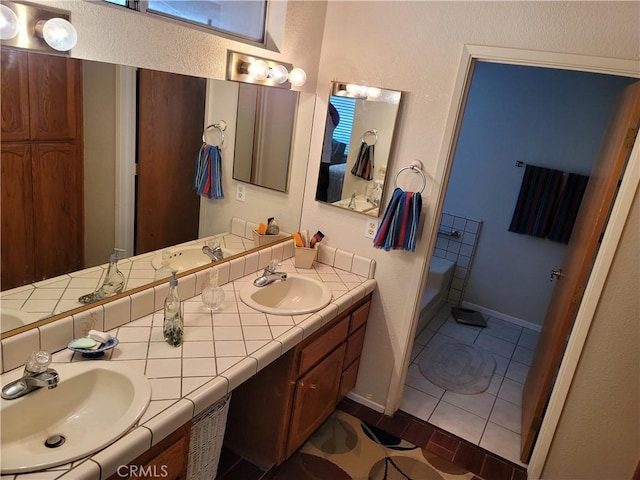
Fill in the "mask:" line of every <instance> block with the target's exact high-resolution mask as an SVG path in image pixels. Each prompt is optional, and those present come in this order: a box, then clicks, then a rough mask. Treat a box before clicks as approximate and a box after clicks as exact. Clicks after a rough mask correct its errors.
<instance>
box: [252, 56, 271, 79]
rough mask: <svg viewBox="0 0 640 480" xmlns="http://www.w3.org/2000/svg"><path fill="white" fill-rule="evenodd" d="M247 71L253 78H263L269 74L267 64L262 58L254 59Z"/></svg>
mask: <svg viewBox="0 0 640 480" xmlns="http://www.w3.org/2000/svg"><path fill="white" fill-rule="evenodd" d="M248 72H249V75H251V76H252V77H253V78H254V79H255V80H264V79H265V78H267V76H268V75H269V65H267V62H265V61H264V60H255V61H253V62H251V64H250V65H249V69H248Z"/></svg>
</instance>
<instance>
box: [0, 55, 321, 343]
mask: <svg viewBox="0 0 640 480" xmlns="http://www.w3.org/2000/svg"><path fill="white" fill-rule="evenodd" d="M8 52H18V53H21V54H26V52H24V51H20V50H12V49H6V48H4V47H3V49H2V72H3V76H2V82H3V95H2V97H3V105H2V107H3V110H2V112H3V138H2V143H3V144H2V149H3V150H2V167H3V184H2V187H3V190H5V191H6V192H9V191H10V189H6V188H5V187H6V186H8V185H9V184H10V183H9V182H5V176H4V175H5V173H6V172H5V166H6V165H8V164H9V163H10V162H9V161H5V159H9V156H8V154H7V152H9V153H11V154H12V155H13V153H12V152H15V151H16V145H13V144H12V145H9V144H8V143H6V142H5V140H6V141H7V142H8V140H9V138H8V137H6V136H5V135H4V133H5V131H4V127H5V119H6V116H7V115H5V98H8V96H5V88H9V89H12V90H11V91H13V92H22V90H21V89H20V86H19V85H17V84H16V85H9V83H10V82H11V81H13V80H14V79H13V78H12V77H11V76H10V75H6V72H8V71H9V70H10V69H9V68H8V62H15V57H11V56H10V55H8ZM29 55H32V56H33V55H35V56H36V57H34V59H33V62H34V64H35V62H36V61H41V60H45V61H46V59H47V58H51V59H63V60H65V61H66V60H70V59H67V58H65V57H57V56H49V55H44V54H35V53H29ZM28 61H29V60H27V62H28ZM73 61H75V62H77V63H78V64H79V65H80V70H79V71H80V73H79V74H78V76H77V77H74V78H75V81H79V82H81V83H80V84H77V85H76V86H75V87H74V88H69V86H68V85H67V86H66V91H67V93H68V94H69V96H72V93H73V94H74V95H75V96H76V98H75V101H77V102H79V103H78V105H79V106H78V108H80V109H81V112H82V113H81V114H80V115H77V118H81V119H82V122H81V123H82V129H83V132H82V135H81V136H80V137H79V138H82V143H81V144H79V145H78V146H77V148H79V149H81V151H82V152H83V155H82V157H83V160H82V163H83V165H82V168H80V169H79V172H80V174H79V177H78V178H77V179H76V180H77V181H76V182H75V184H74V183H73V182H70V181H69V179H67V182H66V183H65V185H66V186H67V190H69V188H68V187H69V186H70V185H75V187H74V191H73V192H71V194H72V196H74V197H75V198H78V197H79V198H80V200H79V201H80V202H81V207H82V210H81V212H82V213H81V214H80V215H75V214H74V215H75V216H74V215H72V216H71V217H70V219H68V222H69V223H64V222H60V224H59V225H57V226H55V228H51V231H52V232H53V233H54V234H55V232H64V231H65V230H72V229H74V228H77V225H78V224H79V225H81V229H82V231H81V237H82V238H83V240H84V241H83V242H82V246H81V248H78V249H76V254H77V255H76V256H77V258H72V259H71V261H70V263H69V264H70V265H76V266H77V267H75V268H67V269H65V270H62V271H60V270H59V271H56V272H55V274H53V275H46V274H40V276H39V277H38V278H37V279H35V280H33V281H29V282H22V283H25V284H24V285H22V283H20V284H18V285H16V284H13V285H11V284H7V285H5V284H2V285H0V287H1V289H2V292H1V294H0V296H1V302H2V303H1V305H0V306H1V311H2V321H0V327H1V331H0V333H6V332H10V331H11V330H12V329H14V328H20V329H22V325H24V324H27V323H31V322H37V321H38V320H41V319H44V318H47V317H50V316H51V315H61V314H64V313H66V312H68V311H72V310H73V311H81V310H78V309H79V308H80V309H81V308H83V305H82V304H81V303H79V302H78V299H79V297H80V296H81V294H83V293H89V292H91V291H93V290H95V289H97V288H99V286H100V285H101V284H102V281H103V278H104V275H105V272H106V270H107V265H108V261H109V258H110V256H111V254H112V253H113V252H114V249H115V248H123V250H125V251H124V252H123V253H122V254H121V260H120V261H119V265H120V268H121V270H122V271H123V273H125V274H126V284H125V286H124V289H123V291H127V290H130V289H136V288H141V287H144V286H146V285H150V284H152V283H153V282H154V281H155V278H154V276H155V275H154V274H155V273H156V272H155V270H156V268H158V266H160V265H161V263H158V261H159V260H160V258H161V256H162V255H161V254H162V251H164V250H167V249H168V250H169V251H172V250H174V249H175V247H176V243H179V244H182V242H187V243H194V242H196V243H198V242H201V243H205V242H207V241H210V240H213V241H214V242H213V243H214V244H220V245H221V247H222V250H223V252H224V256H225V257H226V258H229V257H231V256H234V255H239V254H242V253H243V252H245V251H246V250H247V249H251V248H253V244H252V241H251V239H250V238H244V239H243V238H239V236H238V235H232V234H231V232H230V230H231V223H232V219H233V218H241V219H244V220H247V221H249V222H255V223H257V222H260V221H264V220H266V218H268V217H270V216H274V215H275V216H277V218H278V219H279V220H280V222H279V223H280V226H281V229H282V230H283V231H286V232H291V231H295V230H297V229H298V228H299V223H300V215H301V210H302V195H303V191H302V187H301V188H299V189H298V188H297V187H294V186H293V185H292V186H291V188H290V191H289V192H287V193H282V192H278V191H274V190H271V189H270V188H262V187H258V186H254V185H252V184H247V185H246V186H245V188H246V190H247V191H246V198H245V199H243V200H244V201H239V200H238V199H236V194H235V192H236V186H237V185H238V182H237V181H236V180H234V179H232V171H233V165H234V152H235V146H236V145H237V144H238V141H239V140H238V139H236V134H237V132H236V125H237V122H236V116H237V115H238V99H239V97H240V93H239V91H240V86H241V85H242V84H239V83H237V82H231V81H224V80H214V79H198V78H195V77H186V76H183V75H176V74H166V75H168V76H169V77H175V78H171V79H170V81H169V83H163V84H162V85H159V84H157V83H152V84H151V86H149V84H147V85H148V86H147V89H148V90H149V91H152V92H153V93H154V94H157V95H159V96H162V95H165V94H166V93H167V92H170V94H171V95H170V96H172V97H177V100H178V102H177V103H180V99H181V98H183V99H187V97H188V101H189V102H190V104H189V106H188V111H186V112H185V113H184V115H186V116H189V117H193V118H195V121H192V122H191V123H190V125H192V126H190V127H188V128H187V129H183V130H180V128H179V125H178V124H186V123H188V122H187V119H186V117H183V119H182V120H180V121H176V118H175V117H174V118H171V119H170V120H171V121H169V122H166V124H163V123H162V122H161V121H157V122H156V121H154V122H153V127H152V128H147V129H146V132H145V133H141V129H139V128H137V120H136V112H137V111H138V108H139V104H138V102H139V97H136V94H135V92H136V85H138V86H140V85H141V84H140V83H137V82H140V72H141V70H139V69H136V68H134V67H129V66H119V65H111V64H106V63H101V62H94V61H87V60H73ZM47 68H49V67H47ZM51 68H52V67H51ZM27 69H28V67H27ZM45 70H46V69H45ZM146 72H152V73H153V74H154V75H152V78H155V76H156V74H158V75H159V76H161V77H162V74H163V73H165V72H153V71H146ZM15 78H16V79H19V78H20V77H19V75H18V76H16V77H15ZM64 80H65V81H67V80H66V79H64ZM38 81H43V82H46V81H47V79H46V78H40V77H38V78H34V80H33V82H32V85H35V86H36V88H37V89H38V90H39V91H40V87H39V86H38ZM174 81H175V82H176V83H171V82H174ZM153 82H155V80H153ZM78 85H81V86H80V87H79V88H78ZM178 86H179V88H178ZM167 88H168V89H169V90H167ZM257 88H258V89H266V90H269V89H271V88H272V87H266V86H262V87H257ZM41 90H42V91H44V90H45V89H44V87H43V88H42V89H41ZM194 90H198V92H199V93H197V94H194V93H193V91H194ZM187 91H188V92H189V94H188V95H187V94H186V93H184V92H187ZM23 93H24V92H23ZM27 93H28V92H27ZM286 93H288V94H289V96H290V97H291V98H292V99H293V100H291V101H290V105H293V109H291V108H288V109H287V110H285V111H282V110H279V111H278V115H279V116H280V117H285V116H286V117H287V118H286V119H283V122H281V123H280V128H279V129H278V131H279V132H281V133H283V135H284V136H283V137H279V136H276V135H273V134H271V135H269V136H268V139H263V141H262V142H261V143H260V144H259V146H260V148H262V147H264V148H270V147H269V140H270V141H273V142H276V143H277V144H278V146H279V147H281V146H282V144H283V143H286V148H287V151H289V150H290V154H287V162H289V161H290V162H291V165H290V166H289V167H288V169H287V171H289V173H290V177H291V178H292V180H296V182H295V183H296V185H297V183H301V184H303V182H299V179H301V178H304V177H305V175H306V163H307V159H308V149H309V142H310V137H311V125H312V121H313V108H314V107H315V95H313V94H310V93H298V92H290V91H287V92H286ZM183 94H184V97H182V96H183ZM20 98H23V97H20ZM24 98H27V97H24ZM64 100H65V101H69V102H71V101H72V99H71V98H65V99H64ZM152 100H153V99H152ZM26 101H28V100H26ZM185 101H186V100H185ZM200 101H203V102H204V103H205V104H204V105H200V104H199V102H200ZM194 102H195V104H194ZM194 105H195V106H194ZM271 107H272V105H271V104H269V103H267V104H265V106H264V108H266V109H269V108H271ZM74 108H75V107H74ZM138 115H140V114H138ZM265 115H269V112H266V113H265ZM152 116H153V114H152ZM142 118H143V117H142V115H140V120H142ZM220 121H223V123H219V122H220ZM214 123H219V124H220V125H226V129H225V131H224V136H225V140H224V144H223V145H221V146H220V152H221V157H222V169H223V174H224V175H223V180H222V182H223V186H224V190H225V197H224V199H212V198H207V197H205V196H199V195H198V194H197V192H196V190H195V189H194V184H193V183H194V178H193V171H194V165H195V164H196V158H197V156H198V152H199V150H200V147H201V146H202V143H203V142H202V139H203V135H204V134H205V133H207V132H205V127H206V126H207V125H212V124H214ZM213 130H215V129H210V130H209V132H208V133H207V135H206V137H207V143H215V142H216V141H217V140H216V139H218V140H219V139H220V138H221V137H220V136H216V132H215V131H213ZM136 131H138V136H137V137H136V134H135V133H133V134H132V133H131V132H136ZM127 132H128V133H127ZM272 133H273V132H272ZM127 135H129V136H130V138H128V139H127V138H123V137H127ZM140 135H146V139H145V140H144V141H145V142H146V145H151V146H148V147H145V148H147V149H148V150H149V151H148V152H147V154H148V155H150V156H151V157H152V158H153V156H154V155H157V152H158V151H159V150H160V149H163V148H169V147H167V146H166V145H169V146H170V147H171V148H173V145H174V144H180V145H182V146H181V147H180V148H181V149H182V150H181V151H180V152H178V151H176V152H175V153H172V155H173V157H175V161H176V162H181V163H180V165H181V166H180V167H178V170H185V171H187V170H188V173H187V174H186V175H183V173H180V175H181V176H183V177H184V178H185V180H184V181H183V182H182V183H179V182H178V177H177V176H176V175H177V174H173V173H169V174H166V173H164V174H163V175H164V177H165V178H164V181H166V183H165V184H163V185H156V186H155V187H154V188H153V190H155V191H156V192H158V193H160V196H162V197H165V198H166V199H167V201H168V203H174V202H173V195H174V192H176V194H178V193H179V194H180V195H181V196H184V197H187V198H189V205H190V206H185V207H180V208H193V209H195V213H194V214H193V215H192V216H194V217H195V227H193V228H192V229H191V230H190V233H189V234H188V236H186V237H182V238H178V239H175V238H174V239H170V240H165V241H164V242H163V241H162V240H161V241H160V243H159V244H155V245H154V246H153V247H150V248H144V249H142V251H140V250H139V249H138V251H136V248H135V247H134V245H133V241H131V245H127V238H131V239H133V238H134V237H135V236H139V235H136V233H135V230H136V226H135V224H134V223H133V218H134V217H135V216H136V215H138V216H140V215H144V211H142V210H136V208H137V205H136V204H137V203H138V201H137V198H136V195H135V191H134V190H133V188H134V175H133V173H131V172H133V171H134V170H135V168H134V167H135V163H136V158H137V157H138V156H139V155H140V154H141V149H142V148H143V147H140V144H142V143H143V142H142V139H141V137H140ZM163 137H166V138H163ZM210 137H211V138H213V140H211V141H209V138H210ZM292 138H295V142H294V143H291V142H292ZM56 141H58V140H56ZM63 141H64V140H60V141H58V142H60V143H62V142H63ZM38 142H39V140H38V139H34V140H33V141H32V140H29V141H25V140H23V139H21V138H18V139H17V140H15V141H14V143H15V144H21V145H23V146H24V145H29V147H28V148H30V149H31V150H29V152H28V153H29V154H30V155H32V157H33V158H35V153H37V152H38V151H39V150H38V149H40V150H42V145H43V144H44V143H46V142H43V143H38ZM287 142H288V143H287ZM49 143H51V141H49ZM136 144H138V147H137V149H136V147H135V145H136ZM33 145H35V146H33ZM127 145H128V146H129V148H128V149H127ZM252 145H253V144H252ZM21 148H22V147H21ZM254 148H255V147H254ZM11 149H13V150H11ZM68 150H69V149H67V150H63V154H57V153H56V152H54V153H55V154H56V155H57V156H55V155H54V156H51V158H53V159H54V160H56V161H58V160H60V159H62V160H61V163H64V161H66V160H67V159H68V158H69V155H68V154H67V151H68ZM17 151H19V152H22V151H24V148H22V150H17ZM172 152H173V150H172ZM251 154H252V155H254V154H253V152H251ZM14 157H15V155H14ZM11 158H12V159H13V160H12V162H11V164H12V165H19V162H18V160H17V159H18V157H16V158H15V159H14V158H13V157H11ZM24 158H25V156H24V155H22V159H24ZM14 160H15V161H14ZM154 167H155V164H154V163H152V164H150V165H149V166H148V167H147V168H150V169H151V170H154V171H155V170H157V168H154ZM144 168H145V167H144V166H143V165H141V164H138V171H139V172H140V173H142V172H144ZM123 170H124V171H129V172H130V173H131V175H130V177H127V175H123V174H122V172H123ZM12 171H13V172H14V173H15V172H16V171H17V170H12ZM38 175H39V177H38V181H39V182H40V183H39V184H38V186H43V187H47V188H49V186H48V185H47V182H48V181H49V178H48V177H47V170H46V168H45V169H43V170H42V171H41V172H39V174H38ZM123 178H125V180H123ZM126 178H129V180H130V184H127V180H126ZM151 179H152V181H155V180H153V179H154V177H151ZM17 180H18V177H15V178H12V179H11V182H14V181H17ZM21 180H24V179H21ZM137 182H138V180H135V183H137ZM35 190H36V188H35V186H34V194H33V195H31V194H30V195H23V196H22V198H13V199H12V202H13V203H11V205H14V206H16V208H15V209H14V211H13V212H12V211H11V210H10V209H8V208H5V202H4V199H5V197H4V196H3V205H2V207H3V212H2V214H3V243H2V253H3V255H2V265H0V268H2V269H4V268H5V265H8V263H5V262H11V261H12V258H11V254H12V252H17V250H18V249H19V247H21V246H20V245H17V244H16V243H15V242H13V243H11V242H10V241H9V242H8V243H5V237H4V230H5V229H4V225H5V224H12V223H13V224H15V225H24V224H25V220H24V217H22V216H21V215H22V214H23V212H25V211H27V212H41V211H45V210H46V209H47V208H49V207H51V206H52V205H51V204H52V203H54V202H52V201H51V197H47V191H43V192H39V193H38V192H35ZM8 204H9V203H7V205H8ZM151 205H152V207H151V210H150V214H149V216H154V217H161V218H163V221H162V222H161V223H163V224H165V225H166V224H169V226H170V227H171V228H173V229H174V230H175V229H178V230H186V228H184V229H183V228H182V226H183V221H184V219H185V217H186V215H182V213H180V214H178V215H177V216H176V215H175V214H174V215H173V216H169V217H168V218H167V217H166V216H165V215H166V214H165V211H164V207H162V206H160V205H158V204H157V203H156V202H155V201H154V200H153V199H152V200H151ZM54 208H59V209H62V210H64V209H65V208H66V207H65V206H64V205H57V206H56V205H54ZM123 212H125V213H123ZM141 212H142V213H141ZM43 218H44V219H45V220H46V219H47V218H50V217H47V216H45V217H43ZM44 223H47V221H45V222H44ZM48 223H52V222H50V221H49V222H48ZM136 223H138V222H136ZM147 228H154V227H147ZM123 231H128V232H129V234H128V235H127V234H123V233H122V232H123ZM152 233H153V234H154V235H155V232H152ZM59 235H61V233H59ZM158 235H160V234H159V233H158ZM151 236H152V237H153V235H151ZM167 238H170V237H167ZM123 239H124V240H123ZM54 243H55V242H53V240H51V239H48V238H47V237H46V236H44V234H43V235H42V236H38V237H37V238H36V240H35V243H34V244H32V247H27V250H28V251H31V253H32V255H33V256H34V257H36V256H37V255H36V254H35V253H34V252H38V251H42V252H44V253H47V254H48V255H49V256H51V257H52V258H56V255H57V254H58V253H59V252H58V251H57V249H56V248H54V247H52V245H53V244H54ZM209 243H211V242H209ZM180 248H182V247H180ZM198 249H200V246H199V245H198ZM65 255H66V254H65ZM156 257H157V258H156ZM43 258H46V257H43ZM138 261H140V262H138ZM136 262H138V264H136ZM41 263H43V264H44V261H42V262H41ZM209 265H210V263H209V264H207V265H205V266H202V268H206V267H207V266H209ZM42 271H44V270H42ZM32 282H33V283H32ZM89 306H90V305H89ZM89 306H87V307H86V308H89Z"/></svg>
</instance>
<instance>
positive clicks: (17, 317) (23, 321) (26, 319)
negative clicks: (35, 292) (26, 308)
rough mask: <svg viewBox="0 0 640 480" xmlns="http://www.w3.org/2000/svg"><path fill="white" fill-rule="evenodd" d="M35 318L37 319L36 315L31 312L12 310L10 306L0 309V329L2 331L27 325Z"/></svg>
mask: <svg viewBox="0 0 640 480" xmlns="http://www.w3.org/2000/svg"><path fill="white" fill-rule="evenodd" d="M36 320H38V316H37V315H35V314H32V313H28V312H23V311H20V310H13V309H12V308H2V309H0V331H2V332H8V331H9V330H13V329H14V328H18V327H21V326H23V325H28V324H30V323H33V322H35V321H36Z"/></svg>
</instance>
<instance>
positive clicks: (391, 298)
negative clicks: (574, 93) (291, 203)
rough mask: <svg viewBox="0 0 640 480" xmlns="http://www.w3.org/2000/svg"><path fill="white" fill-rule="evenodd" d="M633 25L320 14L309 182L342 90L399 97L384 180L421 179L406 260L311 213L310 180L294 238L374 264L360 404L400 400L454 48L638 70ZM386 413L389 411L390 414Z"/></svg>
mask: <svg viewBox="0 0 640 480" xmlns="http://www.w3.org/2000/svg"><path fill="white" fill-rule="evenodd" d="M639 18H640V16H639V15H638V5H637V4H634V3H613V2H602V3H601V2H495V3H494V2H400V1H396V2H366V3H365V2H349V1H346V2H337V1H336V2H334V1H331V2H329V4H328V8H327V18H326V26H325V32H324V37H323V45H322V55H321V58H320V70H319V77H318V90H317V92H318V107H317V109H316V115H315V120H314V131H313V139H312V145H311V156H310V159H309V171H310V172H317V171H318V166H319V162H320V152H321V146H322V133H323V127H324V121H325V112H326V106H327V100H328V95H327V90H328V89H327V86H328V85H329V82H330V81H331V80H333V79H337V78H339V79H340V80H341V81H350V82H356V83H365V84H371V85H375V86H379V87H383V88H390V89H396V90H402V91H404V92H408V93H407V94H406V95H405V96H404V99H403V105H402V108H401V113H400V119H399V125H398V136H397V139H396V140H397V141H396V143H395V145H396V147H395V148H394V153H393V158H392V159H391V161H390V167H389V171H388V175H387V178H388V179H393V177H394V175H395V173H396V172H397V170H398V169H399V168H401V167H403V166H407V165H408V164H409V163H410V162H411V160H413V159H414V158H417V159H420V160H422V161H423V163H424V165H425V172H426V174H427V176H428V178H429V179H430V181H429V182H428V186H427V189H426V190H425V194H424V197H423V198H424V209H423V211H424V212H425V222H424V225H425V227H424V229H423V231H422V235H421V237H420V241H419V243H418V247H417V251H416V253H415V254H411V253H406V252H401V251H392V252H384V251H380V250H376V249H374V248H373V247H372V242H371V240H370V239H368V238H365V237H364V235H363V233H364V227H365V220H364V217H362V216H359V215H358V214H356V213H353V212H348V211H343V210H337V209H332V208H330V207H327V206H325V205H323V204H321V203H318V202H315V201H314V192H315V185H316V178H315V176H314V175H310V176H309V178H308V179H307V187H306V190H305V201H304V206H303V212H302V228H306V229H309V230H313V229H318V228H320V229H322V231H323V232H324V233H325V235H326V237H325V241H326V243H327V244H329V245H332V246H335V247H338V248H343V249H347V250H351V251H355V252H357V253H358V254H360V255H365V256H369V257H372V258H374V259H375V260H376V262H377V268H376V279H377V281H378V289H377V291H376V292H375V295H374V301H373V308H372V311H371V315H370V321H369V324H368V327H367V338H366V342H365V347H364V352H363V358H362V363H361V367H360V373H359V377H358V383H357V387H356V391H357V393H358V394H359V395H361V396H362V397H363V398H365V399H368V400H369V401H371V402H374V403H376V404H379V405H381V406H384V405H387V400H388V398H389V397H390V398H391V399H392V401H396V400H397V397H396V393H397V389H399V388H401V387H400V383H401V381H402V376H403V372H402V364H403V359H404V356H405V352H406V350H407V349H408V348H409V347H410V343H411V342H410V339H411V338H412V332H411V325H412V322H413V319H414V317H415V315H416V312H415V305H416V304H417V303H418V301H419V296H420V292H421V288H420V287H421V281H422V277H423V271H424V269H425V265H426V263H427V258H428V255H429V253H430V250H431V247H430V239H431V237H432V235H433V224H434V216H435V214H436V213H437V212H435V210H434V207H435V205H436V203H437V201H438V197H439V195H440V193H441V189H442V183H443V180H444V167H445V165H444V160H443V156H442V155H440V153H441V149H442V148H447V142H448V141H449V139H448V138H444V132H445V126H446V121H447V115H448V113H449V109H450V105H451V103H452V102H454V101H457V100H458V99H454V98H452V92H453V90H454V85H455V80H456V74H457V69H458V64H459V60H460V55H461V52H462V50H463V46H464V45H465V44H479V45H491V46H503V47H511V48H522V49H530V50H542V51H549V52H567V53H573V54H583V55H593V56H604V57H617V58H631V59H638V58H640V45H639V44H638V42H637V32H638V30H639V29H640V21H639ZM354 19H357V21H355V20H354ZM612 32H615V35H613V34H612ZM389 190H390V189H387V195H386V200H387V201H388V199H389V195H390V191H389ZM385 204H386V202H385ZM395 406H396V405H395V404H389V405H387V407H388V408H389V409H390V411H392V410H393V409H394V408H395Z"/></svg>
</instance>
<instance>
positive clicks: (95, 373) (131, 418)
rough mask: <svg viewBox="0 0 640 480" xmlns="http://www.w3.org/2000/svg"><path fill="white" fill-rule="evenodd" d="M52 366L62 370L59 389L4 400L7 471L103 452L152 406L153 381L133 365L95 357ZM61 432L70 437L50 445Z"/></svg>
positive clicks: (0, 442) (0, 443)
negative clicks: (54, 445)
mask: <svg viewBox="0 0 640 480" xmlns="http://www.w3.org/2000/svg"><path fill="white" fill-rule="evenodd" d="M51 367H52V368H54V369H55V370H56V371H57V372H58V374H59V375H60V382H59V384H58V387H57V388H54V389H51V390H49V389H46V388H40V389H38V390H35V391H33V392H31V393H28V394H26V395H25V396H23V397H20V398H18V399H16V400H5V399H2V400H1V403H0V420H1V422H2V430H1V431H0V453H1V457H2V463H1V466H0V470H1V473H2V474H3V475H4V474H6V473H24V472H31V471H35V470H41V469H44V468H49V467H54V466H56V465H62V464H65V463H69V462H71V461H73V460H77V459H79V458H83V457H85V456H87V455H89V454H91V453H94V452H97V451H98V450H101V449H102V448H104V447H106V446H107V445H109V444H111V443H112V442H114V441H115V440H117V439H118V438H120V437H121V436H122V435H124V434H125V433H126V432H127V431H128V430H129V429H130V428H131V427H132V426H134V425H135V423H136V422H137V421H138V419H139V418H140V417H141V416H142V414H143V413H144V411H145V410H146V409H147V406H148V405H149V400H150V398H151V386H150V385H149V381H148V380H147V378H146V377H145V376H144V375H142V374H141V373H136V372H134V371H131V367H130V366H129V367H128V368H127V366H126V365H123V364H120V363H118V362H110V361H101V360H94V361H86V362H78V363H57V364H51ZM20 373H21V372H20ZM14 377H16V375H14ZM17 377H20V375H17ZM5 378H6V376H5ZM13 379H14V378H11V380H13ZM3 380H4V378H3ZM4 383H5V382H4V381H3V384H4ZM56 435H61V436H64V437H65V441H64V443H63V444H62V445H60V446H58V447H55V448H51V447H47V446H45V441H46V440H47V439H51V438H53V437H54V436H56Z"/></svg>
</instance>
